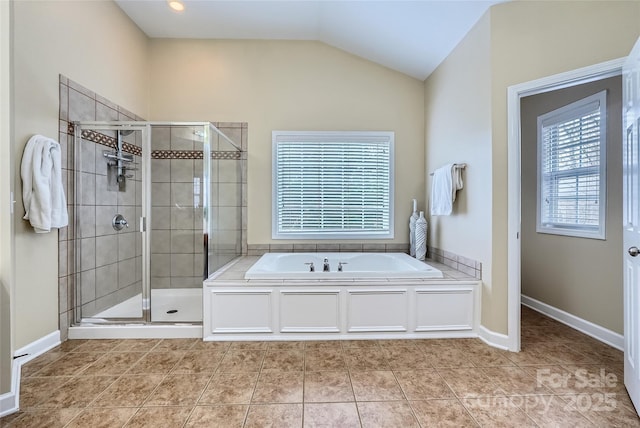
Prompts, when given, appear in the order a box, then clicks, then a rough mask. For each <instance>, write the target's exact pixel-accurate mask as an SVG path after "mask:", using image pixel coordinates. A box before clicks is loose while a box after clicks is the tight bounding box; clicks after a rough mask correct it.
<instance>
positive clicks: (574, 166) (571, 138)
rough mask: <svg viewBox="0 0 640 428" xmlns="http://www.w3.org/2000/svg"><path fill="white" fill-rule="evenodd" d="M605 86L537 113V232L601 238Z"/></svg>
mask: <svg viewBox="0 0 640 428" xmlns="http://www.w3.org/2000/svg"><path fill="white" fill-rule="evenodd" d="M605 122H606V91H603V92H600V93H598V94H595V95H592V96H590V97H587V98H584V99H582V100H580V101H577V102H575V103H572V104H569V105H567V106H564V107H562V108H560V109H558V110H555V111H552V112H550V113H547V114H544V115H542V116H540V117H538V215H537V218H538V224H537V231H538V232H540V233H553V234H559V235H569V236H579V237H584V238H597V239H604V238H605V208H606V169H605V166H606V157H605V153H606V151H605V149H606V130H605Z"/></svg>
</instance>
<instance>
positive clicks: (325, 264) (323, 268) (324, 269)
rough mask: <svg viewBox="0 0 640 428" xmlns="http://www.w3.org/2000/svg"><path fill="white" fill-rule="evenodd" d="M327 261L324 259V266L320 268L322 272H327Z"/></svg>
mask: <svg viewBox="0 0 640 428" xmlns="http://www.w3.org/2000/svg"><path fill="white" fill-rule="evenodd" d="M329 271H330V269H329V259H324V265H323V266H322V272H329Z"/></svg>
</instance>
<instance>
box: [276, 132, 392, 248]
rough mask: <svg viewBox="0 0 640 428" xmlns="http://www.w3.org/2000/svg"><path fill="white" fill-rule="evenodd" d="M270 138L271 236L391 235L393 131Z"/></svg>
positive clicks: (283, 134) (281, 134)
mask: <svg viewBox="0 0 640 428" xmlns="http://www.w3.org/2000/svg"><path fill="white" fill-rule="evenodd" d="M272 138H273V230H272V237H273V238H274V239H354V238H357V239H381V238H393V143H394V133H393V132H289V131H273V136H272Z"/></svg>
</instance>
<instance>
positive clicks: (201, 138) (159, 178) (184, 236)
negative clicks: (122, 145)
mask: <svg viewBox="0 0 640 428" xmlns="http://www.w3.org/2000/svg"><path fill="white" fill-rule="evenodd" d="M207 125H208V124H204V123H188V124H184V123H168V124H152V125H151V148H152V150H151V163H150V164H151V174H150V176H151V216H150V221H149V227H150V239H151V246H150V254H151V265H150V274H151V275H150V283H151V321H153V322H170V323H175V322H180V323H183V322H201V321H202V280H203V274H204V270H205V262H204V255H205V245H206V241H205V235H204V232H203V230H204V229H203V219H204V207H205V203H206V195H207V187H206V185H207V180H208V178H207V174H206V172H205V171H206V168H205V164H206V163H208V161H209V131H208V126H207Z"/></svg>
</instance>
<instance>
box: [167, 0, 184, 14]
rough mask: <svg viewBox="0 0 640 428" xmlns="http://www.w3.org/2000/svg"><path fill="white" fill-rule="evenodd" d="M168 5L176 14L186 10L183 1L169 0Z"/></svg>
mask: <svg viewBox="0 0 640 428" xmlns="http://www.w3.org/2000/svg"><path fill="white" fill-rule="evenodd" d="M167 3H169V7H170V8H171V9H173V10H175V11H176V12H182V11H183V10H184V3H182V0H167Z"/></svg>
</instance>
